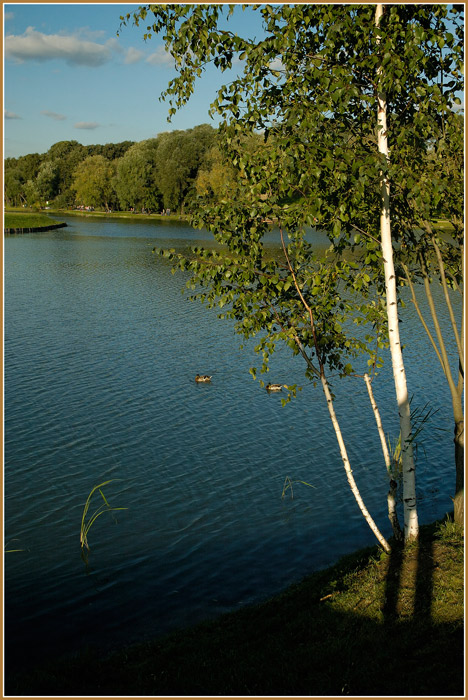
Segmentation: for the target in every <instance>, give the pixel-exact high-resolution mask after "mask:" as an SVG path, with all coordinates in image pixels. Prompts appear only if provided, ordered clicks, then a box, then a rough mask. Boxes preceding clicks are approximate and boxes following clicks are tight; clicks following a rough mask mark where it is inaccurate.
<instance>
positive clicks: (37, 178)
mask: <svg viewBox="0 0 468 700" xmlns="http://www.w3.org/2000/svg"><path fill="white" fill-rule="evenodd" d="M452 117H453V127H454V129H455V131H456V132H457V133H458V134H459V135H462V134H463V116H462V115H461V114H458V115H452ZM296 130H297V131H299V130H300V127H297V128H296ZM265 138H266V134H261V133H257V132H253V133H250V134H245V135H244V136H243V137H242V150H243V151H244V153H250V155H251V156H253V155H254V154H255V153H256V152H257V153H258V154H260V157H261V152H262V151H263V150H264V149H265ZM268 138H269V140H270V143H271V142H272V141H275V128H274V127H273V128H272V129H271V130H270V131H269V133H268ZM425 158H426V161H425V172H426V174H427V176H428V177H430V176H431V175H430V174H431V172H434V171H437V173H438V174H439V175H440V173H441V172H442V173H445V175H446V177H447V178H451V169H453V168H454V167H455V166H454V163H453V162H452V161H453V158H450V157H447V155H446V156H445V158H444V159H443V160H441V159H440V157H437V155H436V153H435V151H434V149H433V148H432V146H431V143H430V142H429V143H428V144H427V152H426V156H425ZM287 160H288V159H287ZM290 161H291V162H290ZM293 161H294V158H292V157H291V158H289V160H288V162H287V163H286V162H284V163H282V165H281V167H283V168H284V167H287V168H288V170H290V171H291V172H292V173H294V172H295V170H296V169H297V163H294V162H293ZM4 167H5V170H4V194H5V204H6V206H23V205H27V206H33V207H34V206H35V207H44V206H45V205H46V203H47V202H48V203H49V205H50V206H51V207H54V208H60V209H61V208H69V207H75V206H85V207H94V208H96V209H107V210H110V209H112V210H114V211H128V210H131V209H133V210H135V211H142V210H145V211H152V212H157V211H161V210H162V209H164V210H166V209H171V210H172V211H177V212H180V213H184V211H190V208H191V205H192V204H193V203H194V202H195V200H196V199H197V197H202V198H204V199H205V200H208V201H209V202H213V201H217V202H222V201H223V200H225V199H226V198H228V199H230V200H232V201H238V199H239V197H241V194H240V192H239V188H238V186H237V176H236V175H235V167H236V166H235V164H234V163H233V162H232V161H231V160H229V158H227V157H226V151H225V149H224V148H223V147H222V145H221V137H220V134H218V131H217V130H216V129H213V127H211V126H210V125H209V124H201V125H199V126H196V127H194V128H192V129H186V130H185V131H171V132H164V133H161V134H159V135H158V136H156V137H155V138H150V139H146V140H144V141H139V142H134V141H122V142H121V143H107V144H105V145H92V146H82V145H81V144H80V143H78V142H77V141H59V142H58V143H56V144H54V145H53V146H51V148H50V149H49V150H48V151H47V153H43V154H38V153H31V154H29V155H26V156H21V157H20V158H7V159H6V160H5V166H4ZM457 167H458V166H457ZM297 179H298V182H299V180H300V175H299V174H298V175H297ZM299 189H300V188H299ZM260 196H261V197H265V196H267V193H263V194H262V195H260ZM291 196H292V198H293V199H297V198H298V195H297V192H296V193H295V194H294V195H293V194H291ZM286 200H287V198H286ZM286 200H285V201H286ZM438 210H439V211H438V215H439V216H440V217H441V218H443V217H447V218H449V219H450V217H451V204H450V197H448V196H447V195H446V196H445V197H444V198H442V199H441V201H440V203H439V206H438Z"/></svg>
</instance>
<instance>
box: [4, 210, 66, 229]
mask: <svg viewBox="0 0 468 700" xmlns="http://www.w3.org/2000/svg"><path fill="white" fill-rule="evenodd" d="M58 223H61V222H59V221H56V220H55V219H51V218H50V217H49V216H46V215H45V214H36V213H31V212H19V211H18V212H12V211H8V212H5V217H4V222H3V227H4V228H14V229H22V228H38V227H42V226H44V227H46V226H54V225H55V224H58Z"/></svg>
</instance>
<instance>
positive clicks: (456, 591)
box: [6, 521, 464, 696]
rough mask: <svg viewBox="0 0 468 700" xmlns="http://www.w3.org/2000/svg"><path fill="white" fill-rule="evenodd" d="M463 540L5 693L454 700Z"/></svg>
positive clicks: (15, 680) (437, 544)
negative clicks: (434, 698)
mask: <svg viewBox="0 0 468 700" xmlns="http://www.w3.org/2000/svg"><path fill="white" fill-rule="evenodd" d="M463 551H464V549H463V534H462V531H461V530H460V529H459V528H458V527H457V526H455V525H454V524H453V523H451V522H449V521H446V522H445V523H438V524H434V525H431V526H427V527H424V528H422V530H421V538H420V542H419V544H417V545H411V546H409V547H407V548H406V549H405V550H404V551H402V550H401V549H394V551H393V552H392V554H391V555H385V554H380V552H379V551H378V550H376V549H369V550H365V551H362V552H359V553H357V554H355V555H353V556H351V557H347V558H345V559H343V560H341V561H340V562H339V563H338V564H337V565H336V566H334V567H332V568H330V569H327V570H325V571H322V572H318V573H316V574H313V575H312V576H310V577H308V578H307V579H305V580H304V581H302V582H301V583H299V584H298V585H295V586H293V587H291V588H289V589H288V590H286V591H285V592H284V593H282V594H281V595H278V596H276V597H275V598H273V599H271V600H270V601H268V602H266V603H263V604H261V605H256V606H252V607H246V608H244V609H242V610H240V611H238V612H235V613H231V614H229V615H224V616H223V617H221V618H219V619H217V620H215V621H212V622H207V623H204V624H202V625H198V626H197V627H194V628H191V629H187V630H182V631H180V632H177V633H175V634H172V635H170V636H168V637H165V638H163V639H159V640H155V641H153V642H149V643H144V644H139V645H135V646H131V647H129V648H126V649H123V650H120V651H116V652H113V653H111V654H103V653H99V651H98V650H93V649H88V650H86V651H83V652H82V653H80V654H78V655H75V656H73V657H71V658H68V659H62V660H54V661H52V660H51V661H50V662H49V663H47V664H42V665H41V667H40V668H38V669H36V670H35V671H31V672H28V673H26V672H25V671H24V669H23V671H22V672H21V674H20V673H18V674H17V675H16V676H15V677H12V678H9V676H8V674H7V679H6V691H7V694H12V695H16V694H18V695H41V694H43V695H54V694H55V695H62V696H64V695H98V696H99V695H146V696H148V695H204V696H206V695H325V696H327V695H328V696H330V695H331V696H340V695H370V696H375V695H387V696H394V695H404V696H407V695H423V696H424V695H442V696H448V695H462V694H463V671H464V658H463V641H464V633H463V575H464V568H463Z"/></svg>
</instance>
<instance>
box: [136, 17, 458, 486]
mask: <svg viewBox="0 0 468 700" xmlns="http://www.w3.org/2000/svg"><path fill="white" fill-rule="evenodd" d="M234 9H235V6H232V5H231V6H223V5H164V6H163V5H147V6H144V7H140V8H139V9H138V10H137V11H136V12H135V13H134V14H133V16H132V15H130V14H129V15H127V16H126V17H125V18H122V20H123V21H124V23H125V22H128V21H130V20H131V19H132V17H133V20H134V22H135V23H136V24H140V23H143V24H146V32H145V35H144V36H145V38H146V39H149V38H151V36H152V34H153V33H161V34H162V35H163V38H164V40H165V45H166V50H167V51H169V52H170V53H171V55H172V56H173V57H174V59H175V64H176V68H177V71H178V75H177V77H176V78H174V79H173V80H171V81H170V83H169V85H168V88H167V90H166V91H165V92H164V93H163V97H164V98H165V99H167V100H168V101H169V104H170V107H169V118H170V117H171V116H172V115H173V114H174V113H175V111H176V110H177V109H178V108H179V107H181V106H183V105H184V104H186V102H187V101H188V100H189V99H190V97H191V95H192V93H193V91H194V89H195V83H196V79H197V77H199V76H200V75H201V74H202V72H203V70H204V69H205V67H206V65H207V64H208V63H213V64H214V65H215V66H217V67H218V68H219V70H220V71H226V70H228V69H232V68H233V67H234V66H235V65H239V66H240V68H239V73H238V75H237V77H236V78H235V79H234V80H230V82H229V83H226V84H225V85H223V86H222V87H221V88H220V89H219V91H218V93H217V96H216V98H215V100H214V102H213V103H212V105H211V112H212V114H217V115H218V116H219V117H220V119H221V123H220V143H219V147H220V152H221V154H222V156H223V157H224V167H226V168H228V167H229V168H233V169H234V178H233V179H234V181H235V183H236V184H235V197H229V196H225V193H224V194H221V195H220V198H219V199H218V201H214V200H213V197H212V192H211V193H210V192H209V191H208V188H205V190H206V191H207V195H208V196H206V197H204V198H201V199H200V202H199V207H198V208H197V210H196V211H195V212H194V215H193V222H194V224H195V225H198V226H206V227H207V228H208V229H209V230H211V231H212V232H213V234H214V237H215V239H216V241H217V242H218V243H220V244H222V246H224V250H223V251H222V252H221V253H217V252H213V251H212V250H200V249H198V250H196V251H194V252H193V254H192V256H191V257H190V258H181V257H180V256H177V255H176V254H175V253H169V256H170V257H171V258H172V259H173V260H174V261H175V262H176V264H177V265H179V266H180V267H182V268H188V269H190V270H191V271H192V273H193V276H192V280H191V282H190V283H189V284H190V286H191V287H192V288H193V289H194V290H196V296H197V297H198V298H201V299H202V300H203V301H205V302H207V303H208V304H211V305H217V306H219V307H225V308H226V309H227V311H226V312H225V314H226V315H227V316H230V317H232V318H235V319H236V322H237V326H236V327H237V330H238V331H239V332H240V333H242V334H243V335H245V336H247V337H249V336H252V335H257V334H258V335H259V337H260V343H259V345H258V346H257V349H258V351H259V352H261V353H263V369H264V370H267V368H268V359H269V356H270V355H271V353H272V352H273V351H274V348H275V345H276V343H277V342H279V341H280V340H281V341H284V342H286V343H287V344H288V345H290V346H291V347H292V348H293V349H294V352H296V353H297V354H301V355H302V356H303V357H304V359H305V361H306V372H307V373H308V374H309V376H311V378H314V377H315V378H317V377H318V376H321V377H323V375H324V371H325V368H328V370H331V371H336V370H338V371H339V372H340V373H342V374H349V373H351V372H353V371H354V367H353V364H352V362H351V361H350V360H351V359H352V356H353V353H354V352H359V351H361V350H364V351H366V352H367V353H368V354H370V358H369V363H370V365H371V367H374V368H375V366H376V363H377V361H378V360H377V357H378V349H379V347H382V344H383V342H384V340H383V338H384V334H385V330H386V329H385V324H386V314H385V312H384V309H383V308H382V303H381V297H382V295H384V294H385V291H386V288H387V282H388V280H387V279H386V278H385V276H384V268H385V264H384V263H385V262H386V261H385V260H384V257H383V253H382V245H381V241H380V219H381V214H382V206H383V205H382V182H383V181H385V182H387V183H389V204H388V205H385V206H389V208H390V211H391V224H392V241H393V247H392V248H391V254H392V256H394V257H395V260H396V263H397V265H398V261H399V259H400V257H401V256H402V255H403V253H404V251H406V250H408V249H410V250H418V251H419V252H420V254H421V255H422V256H423V259H424V258H425V257H426V255H427V253H428V246H427V245H426V238H425V236H424V235H423V236H422V235H421V231H425V230H427V229H428V228H429V229H430V230H431V231H432V230H433V218H434V216H435V215H436V214H438V213H440V212H441V210H442V208H443V207H444V204H443V203H444V202H446V203H447V205H448V203H449V202H453V205H452V204H451V205H450V206H451V207H452V210H453V211H452V213H453V215H454V216H458V217H460V209H459V205H460V197H459V194H457V192H458V193H459V190H460V184H461V182H462V181H463V174H462V172H461V171H460V147H461V146H460V141H459V140H458V141H456V139H455V141H453V140H452V143H453V144H454V143H455V142H456V143H457V144H458V145H457V155H456V156H455V158H450V159H449V160H447V161H446V160H445V158H444V157H443V156H442V158H437V155H436V154H442V153H444V152H445V153H447V152H448V150H449V148H448V138H454V137H455V134H456V131H457V130H456V128H455V127H456V124H457V115H456V114H455V112H454V110H456V108H457V104H458V103H459V102H460V100H459V97H458V94H459V92H460V90H462V88H463V29H462V13H461V12H460V9H462V8H460V6H452V7H450V6H447V5H387V6H385V7H384V12H383V16H382V17H381V18H380V21H379V22H378V23H377V22H376V20H375V7H374V6H370V5H348V6H342V5H307V4H304V5H301V4H299V5H285V4H280V5H263V6H253V7H252V8H250V11H255V12H259V13H260V14H261V16H262V19H263V28H264V37H263V38H261V39H259V40H257V39H250V38H248V37H241V36H239V35H238V34H235V33H233V32H231V31H229V30H227V29H222V28H220V23H219V19H220V17H221V16H222V14H223V13H225V14H226V15H227V16H228V18H229V16H230V15H232V13H233V12H234ZM382 104H385V111H386V118H387V126H386V127H385V130H386V131H385V137H386V141H387V142H388V151H387V153H384V152H381V151H380V150H379V148H378V135H379V129H381V128H382V127H381V126H379V123H378V121H377V114H378V112H379V113H380V111H381V110H382ZM254 133H257V134H261V135H262V137H263V144H262V146H261V147H260V146H259V147H257V148H253V149H250V150H248V149H246V148H245V139H246V136H248V135H250V134H252V135H253V134H254ZM449 135H451V136H450V137H449ZM388 153H389V154H390V156H389V155H388ZM436 162H437V164H438V165H439V166H442V167H439V169H437V168H434V165H435V163H436ZM429 172H430V173H431V174H430V175H429ZM449 172H451V175H449ZM202 189H203V188H199V190H202ZM209 195H211V197H210V196H209ZM452 218H453V217H452ZM271 221H273V222H277V224H278V226H279V227H280V230H281V232H282V241H283V252H284V255H283V256H281V257H280V258H278V259H269V258H268V256H267V255H266V252H265V249H264V246H263V235H264V233H265V232H266V230H267V228H268V225H269V222H271ZM454 225H455V226H457V223H456V221H455V222H454ZM308 226H317V227H320V228H322V229H323V230H325V231H326V232H327V234H328V236H329V238H330V242H331V244H332V248H331V253H330V255H329V258H328V261H327V260H318V259H317V258H316V256H315V255H314V251H313V250H312V249H311V248H310V246H309V245H308V244H307V240H306V230H307V227H308ZM457 231H460V227H458V229H457ZM458 243H459V238H458V240H457V241H456V244H458ZM452 252H453V253H454V255H455V256H457V255H458V257H459V253H460V247H459V245H458V247H457V245H455V247H454V248H453V251H452ZM397 269H398V268H397ZM393 277H394V275H392V278H393ZM398 281H399V282H401V283H404V282H405V279H404V276H403V274H401V276H399V278H398ZM200 287H201V288H202V291H198V290H199V289H200ZM350 299H351V300H352V301H349V300H350ZM391 303H395V302H391ZM353 318H354V320H355V321H356V322H357V323H358V324H361V323H367V324H368V325H369V326H370V327H371V328H373V332H372V333H370V334H367V336H366V337H365V338H364V339H362V338H356V337H355V336H354V334H352V333H350V331H349V328H350V326H349V321H350V320H351V319H353ZM404 342H407V339H404ZM327 402H328V403H330V400H329V399H328V398H327ZM410 443H411V436H408V438H405V444H404V447H403V450H404V451H406V450H408V451H409V450H410V447H411V444H410ZM412 498H413V496H412Z"/></svg>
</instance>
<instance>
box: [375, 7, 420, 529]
mask: <svg viewBox="0 0 468 700" xmlns="http://www.w3.org/2000/svg"><path fill="white" fill-rule="evenodd" d="M382 14H383V5H382V4H378V5H377V6H376V13H375V23H376V25H377V27H378V26H379V24H380V20H381V17H382ZM382 73H383V69H382V67H379V69H378V76H379V77H380V76H382ZM377 127H378V149H379V153H382V154H383V155H384V156H385V157H386V158H387V159H388V157H389V156H388V143H387V103H386V96H385V94H384V93H383V92H382V91H380V90H379V92H378V122H377ZM381 196H382V210H381V215H380V236H381V245H382V255H383V262H384V273H385V290H386V303H387V318H388V335H389V344H390V352H391V357H392V368H393V379H394V383H395V392H396V398H397V403H398V413H399V416H400V431H401V455H402V468H403V504H404V516H405V539H406V540H408V539H414V538H417V536H418V531H419V526H418V512H417V507H416V478H415V465H414V456H413V446H412V437H411V411H410V403H409V397H408V390H407V386H406V373H405V366H404V363H403V354H402V350H401V342H400V329H399V321H398V304H397V292H396V278H395V268H394V264H393V246H392V234H391V226H390V183H389V181H388V179H387V178H386V177H385V176H383V177H382V186H381Z"/></svg>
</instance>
